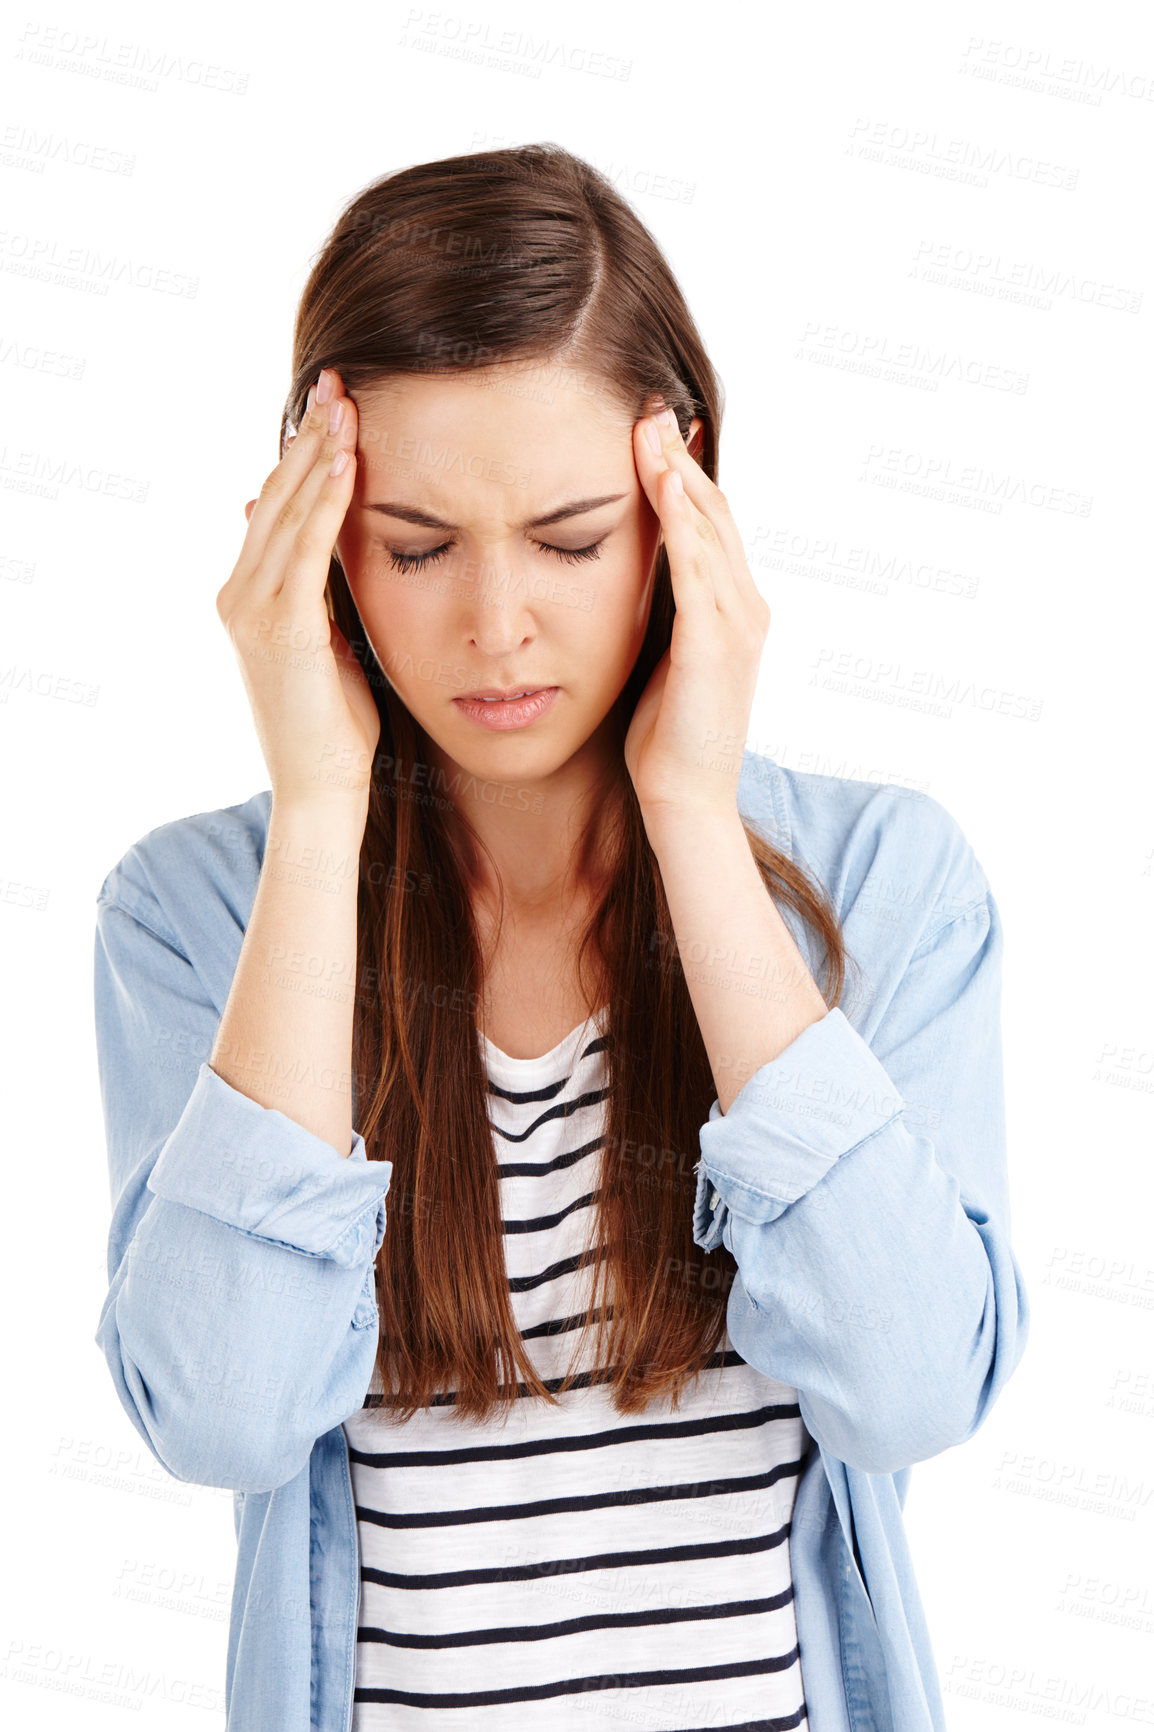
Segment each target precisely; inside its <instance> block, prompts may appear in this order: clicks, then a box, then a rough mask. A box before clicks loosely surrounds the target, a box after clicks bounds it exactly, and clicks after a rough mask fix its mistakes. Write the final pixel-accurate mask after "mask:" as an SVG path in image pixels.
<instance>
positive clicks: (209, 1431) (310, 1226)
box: [95, 892, 392, 1491]
mask: <svg viewBox="0 0 1154 1732" xmlns="http://www.w3.org/2000/svg"><path fill="white" fill-rule="evenodd" d="M95 1010H96V1044H97V1057H98V1065H99V1073H100V1086H101V1095H102V1100H103V1107H104V1117H105V1128H106V1141H107V1151H108V1164H109V1176H110V1185H111V1196H112V1220H111V1226H110V1231H109V1237H108V1277H109V1288H108V1295H107V1298H106V1299H105V1301H104V1304H103V1306H102V1309H101V1314H100V1319H99V1325H98V1328H97V1331H96V1336H95V1339H96V1342H97V1344H98V1345H99V1346H100V1348H101V1350H102V1352H103V1353H104V1356H105V1359H106V1361H107V1363H108V1366H109V1369H110V1371H111V1374H112V1378H113V1383H114V1385H115V1388H116V1392H117V1395H118V1397H119V1399H120V1402H121V1404H122V1406H123V1407H124V1409H125V1411H126V1412H127V1414H128V1417H129V1419H130V1420H131V1421H132V1423H133V1425H134V1426H135V1427H136V1429H137V1431H138V1432H139V1433H140V1435H141V1436H142V1437H143V1438H144V1440H145V1442H146V1443H147V1445H148V1447H149V1449H150V1450H151V1451H152V1453H153V1455H154V1456H155V1457H156V1459H157V1460H158V1461H159V1462H160V1463H161V1464H162V1465H163V1466H164V1467H165V1468H166V1469H167V1470H168V1471H169V1472H170V1473H171V1474H172V1475H173V1476H174V1477H175V1478H177V1479H181V1480H188V1481H191V1482H194V1483H197V1484H201V1485H210V1486H222V1487H226V1488H229V1489H233V1490H242V1491H249V1490H251V1491H265V1490H271V1489H273V1488H274V1487H275V1486H278V1485H282V1484H284V1483H286V1482H287V1481H288V1480H289V1479H291V1478H293V1477H294V1476H295V1475H296V1474H297V1473H298V1472H299V1471H300V1470H301V1468H302V1467H304V1466H305V1464H306V1463H307V1461H308V1457H309V1454H310V1453H311V1450H312V1446H313V1444H314V1442H315V1441H316V1439H317V1437H319V1436H320V1435H322V1433H323V1432H325V1431H327V1430H330V1429H331V1428H332V1427H333V1426H334V1425H337V1424H339V1423H340V1422H341V1421H342V1420H343V1419H345V1418H347V1417H348V1416H349V1415H350V1414H351V1413H352V1412H354V1411H355V1410H356V1409H357V1408H358V1407H359V1406H360V1405H361V1403H362V1401H363V1399H364V1393H365V1391H366V1389H367V1388H368V1385H369V1381H370V1378H371V1376H372V1368H373V1363H374V1358H375V1354H376V1346H377V1326H378V1324H379V1317H378V1312H377V1305H376V1299H375V1292H374V1269H373V1264H374V1260H375V1257H376V1254H377V1251H378V1250H379V1249H380V1246H381V1244H382V1242H383V1239H384V1233H385V1222H386V1210H385V1198H386V1194H387V1192H388V1188H389V1181H390V1178H391V1174H392V1166H391V1163H390V1162H387V1161H380V1162H378V1161H369V1160H368V1159H367V1153H366V1149H365V1145H364V1141H363V1139H362V1138H361V1136H360V1135H359V1133H354V1135H353V1139H352V1149H351V1153H350V1154H349V1155H348V1156H344V1155H342V1154H340V1153H339V1151H338V1150H337V1149H336V1148H334V1147H333V1145H332V1144H331V1143H328V1142H325V1141H324V1140H323V1139H322V1138H320V1137H318V1136H315V1135H314V1134H313V1133H312V1132H310V1131H308V1130H306V1129H305V1128H304V1126H302V1125H300V1124H298V1123H297V1122H296V1121H295V1120H294V1119H291V1118H289V1117H287V1116H286V1115H285V1114H284V1113H281V1112H278V1111H277V1110H276V1109H275V1108H270V1107H264V1106H262V1105H261V1104H260V1103H259V1102H257V1101H254V1100H253V1099H251V1097H249V1096H248V1095H245V1094H243V1093H241V1092H240V1091H239V1090H237V1089H234V1088H233V1087H232V1086H231V1085H230V1084H228V1083H226V1082H225V1081H224V1079H223V1078H222V1077H220V1076H219V1075H217V1073H216V1072H215V1071H214V1070H212V1068H211V1066H210V1065H209V1063H208V1054H209V1052H210V1051H211V1047H212V1044H213V1041H214V1038H215V1034H216V1030H217V1028H218V1026H219V1021H220V1013H219V1011H218V1010H217V1009H216V1008H215V1006H214V1005H213V1003H212V1002H211V999H210V997H209V995H208V993H207V992H206V990H205V988H204V986H203V984H202V982H201V981H200V979H199V977H198V975H197V972H196V969H195V968H194V966H193V964H192V962H191V961H190V960H189V957H188V956H187V955H186V954H185V953H184V951H183V949H182V948H181V946H180V945H179V943H178V941H177V939H176V937H175V934H173V933H172V932H171V931H167V930H166V929H165V928H164V925H163V921H162V919H161V918H160V916H159V914H155V913H150V912H147V911H141V910H133V911H131V912H130V911H129V910H128V909H127V908H125V907H123V906H121V905H120V904H119V903H118V902H117V901H115V900H113V899H112V898H111V897H110V896H108V895H106V894H104V893H103V892H102V895H101V897H100V899H99V900H98V902H97V921H96V944H95Z"/></svg>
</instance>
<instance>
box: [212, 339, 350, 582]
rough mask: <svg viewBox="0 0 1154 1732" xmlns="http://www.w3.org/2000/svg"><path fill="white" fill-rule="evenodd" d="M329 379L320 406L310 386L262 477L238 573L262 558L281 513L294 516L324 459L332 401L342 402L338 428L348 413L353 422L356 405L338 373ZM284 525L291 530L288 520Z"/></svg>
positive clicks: (329, 458)
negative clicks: (328, 392)
mask: <svg viewBox="0 0 1154 1732" xmlns="http://www.w3.org/2000/svg"><path fill="white" fill-rule="evenodd" d="M333 378H334V379H335V381H336V384H335V386H334V392H333V396H332V397H331V398H330V400H329V402H328V403H327V404H322V405H321V406H320V407H317V405H316V403H315V395H316V386H315V384H314V385H312V386H310V388H309V396H308V407H307V409H306V412H305V414H304V415H303V416H302V417H301V425H300V427H299V429H298V430H297V432H296V433H294V434H293V435H292V436H291V438H290V441H289V444H288V447H287V448H286V450H285V454H284V456H283V457H282V458H281V460H280V462H279V463H278V464H277V466H276V468H275V469H273V470H271V471H270V473H269V474H268V475H267V476H266V477H265V482H264V485H263V487H262V488H261V490H260V494H259V495H258V497H257V500H256V504H255V506H254V507H253V511H252V515H251V516H250V518H249V529H248V534H247V535H246V537H245V541H244V546H243V547H242V548H241V552H240V558H239V559H238V561H237V571H238V574H239V575H241V576H245V575H247V574H248V573H250V572H252V571H254V570H255V569H256V567H257V566H258V565H259V564H260V563H261V561H262V560H263V559H264V556H265V552H266V549H267V548H268V545H269V542H270V540H271V539H272V537H273V533H274V530H275V529H276V527H277V524H278V521H279V520H280V518H281V515H282V513H284V512H286V510H287V512H288V515H289V517H290V519H295V518H296V517H297V515H298V513H299V510H300V503H301V502H299V501H297V500H296V497H295V496H296V495H297V493H298V492H299V491H300V490H301V488H302V487H305V486H306V484H307V483H308V482H309V480H310V478H311V477H313V473H314V470H315V469H316V467H317V465H318V464H319V463H321V462H322V460H323V459H324V458H325V443H326V440H331V435H330V434H329V431H328V429H329V422H330V417H331V411H332V408H333V406H334V404H335V403H338V402H339V403H341V405H342V417H343V418H342V425H341V431H342V432H345V431H346V430H347V423H348V418H349V417H350V415H351V416H352V420H353V423H354V425H355V422H356V406H355V405H354V404H353V403H352V401H351V399H350V398H348V397H347V396H346V394H345V392H344V388H343V386H342V384H341V383H340V375H339V374H337V373H335V372H334V373H333ZM335 450H336V445H335V444H333V446H332V449H331V450H330V451H329V452H328V454H327V461H326V467H327V463H329V462H331V461H332V456H333V454H334V452H335ZM322 474H323V471H322ZM318 480H319V478H317V479H316V480H313V484H312V488H311V493H312V494H314V495H315V493H316V491H317V481H318ZM287 527H288V528H290V529H291V523H290V524H289V525H288V526H287Z"/></svg>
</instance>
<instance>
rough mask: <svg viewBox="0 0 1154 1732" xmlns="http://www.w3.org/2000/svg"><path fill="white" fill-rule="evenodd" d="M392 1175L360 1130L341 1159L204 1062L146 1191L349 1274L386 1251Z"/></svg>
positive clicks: (389, 1165) (328, 1145)
mask: <svg viewBox="0 0 1154 1732" xmlns="http://www.w3.org/2000/svg"><path fill="white" fill-rule="evenodd" d="M392 1172H393V1163H392V1162H391V1161H370V1160H369V1158H368V1154H367V1151H366V1149H365V1143H364V1138H363V1137H362V1136H361V1134H360V1132H359V1131H354V1132H353V1136H352V1148H351V1152H350V1153H349V1154H348V1155H347V1156H345V1155H341V1154H339V1153H338V1151H337V1150H336V1149H335V1148H334V1147H333V1145H332V1143H328V1142H326V1141H325V1140H324V1138H323V1137H318V1136H315V1135H314V1134H313V1132H312V1131H308V1130H306V1129H305V1127H304V1126H303V1125H300V1124H298V1123H297V1121H296V1120H295V1119H290V1118H289V1117H288V1116H287V1115H286V1114H285V1113H282V1112H278V1111H277V1109H276V1108H275V1107H264V1106H261V1104H260V1103H259V1101H254V1100H253V1099H252V1098H251V1097H250V1096H248V1095H245V1094H242V1093H241V1092H240V1090H239V1089H234V1088H233V1087H232V1086H231V1085H230V1084H229V1083H226V1082H225V1080H224V1078H223V1077H220V1076H218V1075H217V1073H216V1072H215V1071H214V1070H213V1069H212V1068H211V1067H210V1065H209V1064H208V1063H207V1061H206V1062H205V1063H203V1064H202V1065H201V1066H200V1070H199V1072H198V1073H197V1079H196V1085H195V1087H194V1088H193V1091H192V1094H191V1095H190V1096H189V1099H188V1103H187V1105H186V1106H185V1109H184V1111H183V1113H182V1114H181V1116H180V1118H179V1120H178V1121H177V1124H176V1128H175V1129H174V1130H173V1132H172V1134H171V1136H170V1137H169V1138H168V1140H167V1142H166V1143H165V1145H164V1148H163V1149H162V1150H161V1152H160V1156H159V1158H158V1159H157V1162H156V1164H155V1166H154V1167H153V1169H152V1172H151V1173H150V1174H149V1176H148V1180H147V1185H148V1189H149V1190H150V1191H152V1192H153V1193H154V1195H155V1196H158V1197H164V1198H166V1199H167V1200H168V1201H169V1202H173V1203H183V1204H184V1205H185V1207H186V1208H189V1209H198V1210H199V1211H200V1212H201V1214H204V1215H212V1216H214V1217H215V1218H216V1219H217V1220H218V1221H223V1222H225V1223H226V1224H227V1225H228V1226H230V1227H236V1228H238V1229H239V1230H240V1231H241V1232H243V1233H251V1234H252V1235H254V1237H256V1238H260V1239H269V1240H271V1241H272V1242H273V1243H275V1244H278V1245H283V1246H287V1247H288V1248H289V1249H290V1250H294V1251H301V1252H304V1253H305V1255H306V1256H310V1257H328V1258H330V1259H331V1260H332V1261H333V1262H334V1263H340V1264H345V1265H348V1264H353V1263H359V1262H362V1261H363V1260H365V1259H371V1258H373V1257H375V1256H376V1253H377V1252H378V1251H379V1250H380V1247H381V1244H382V1243H383V1241H384V1236H385V1194H386V1192H387V1191H388V1188H389V1181H390V1179H391V1178H392Z"/></svg>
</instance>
